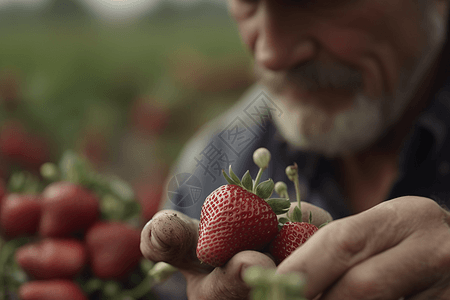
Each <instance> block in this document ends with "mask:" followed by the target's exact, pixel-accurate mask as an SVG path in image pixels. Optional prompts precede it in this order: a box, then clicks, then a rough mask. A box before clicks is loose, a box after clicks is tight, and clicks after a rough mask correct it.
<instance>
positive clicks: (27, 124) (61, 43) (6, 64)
mask: <svg viewBox="0 0 450 300" xmlns="http://www.w3.org/2000/svg"><path fill="white" fill-rule="evenodd" d="M10 3H12V5H10V6H7V5H4V4H3V5H0V37H1V42H0V299H17V293H19V289H20V293H19V294H20V295H21V297H22V298H23V299H24V300H27V299H47V300H48V299H50V298H51V299H53V298H54V297H57V298H58V297H59V298H58V299H62V298H64V299H87V298H86V297H89V299H117V300H125V299H126V300H133V299H142V300H143V299H156V298H155V295H153V294H152V293H149V291H150V290H151V289H152V287H153V286H154V285H155V284H156V283H158V282H160V281H162V280H163V279H164V278H165V277H167V276H168V274H171V273H172V272H173V268H171V267H170V266H167V265H162V266H161V265H155V266H153V264H152V263H151V262H150V261H147V260H145V259H143V258H142V254H141V253H140V250H139V239H140V230H141V228H142V226H143V224H145V222H146V221H147V220H149V219H150V218H151V217H152V215H153V214H154V213H155V212H156V210H157V208H158V205H159V201H160V199H161V196H162V195H163V193H164V189H165V187H164V179H165V177H166V176H167V174H168V169H169V167H170V166H171V165H172V164H173V163H174V161H175V159H176V157H177V155H178V154H179V152H180V150H181V148H182V147H183V145H184V144H185V143H186V142H187V140H188V139H189V138H190V137H191V136H192V135H193V134H194V133H195V132H196V131H197V130H198V129H199V127H200V126H202V125H203V124H205V123H206V122H207V121H209V120H211V119H213V118H214V117H216V116H218V115H219V114H220V113H221V112H222V111H223V110H224V109H226V108H228V107H229V106H231V105H232V104H233V103H234V102H235V101H236V99H237V98H238V97H239V96H240V95H241V94H242V92H243V91H244V90H245V89H246V88H247V87H248V86H249V85H250V84H252V82H253V77H252V75H251V74H252V72H251V67H250V57H249V56H248V53H246V52H245V50H244V48H243V47H242V45H241V41H240V39H239V37H238V34H237V31H236V28H235V26H234V24H233V22H232V21H231V19H230V18H229V16H228V12H227V10H226V8H225V6H224V5H219V4H217V3H216V4H214V3H208V2H206V1H197V2H195V4H192V5H182V6H179V5H175V4H174V3H175V2H167V1H163V2H161V4H160V5H159V6H158V7H157V8H156V9H154V10H152V11H150V12H148V13H146V14H142V15H141V17H140V18H138V19H134V20H127V21H123V20H121V21H117V22H114V20H112V19H109V20H103V19H100V18H98V17H97V16H96V15H95V14H94V13H92V12H91V11H89V10H87V9H86V7H85V6H83V5H82V4H81V2H78V1H77V0H49V1H48V2H47V4H46V5H45V6H42V7H40V8H39V9H29V8H27V7H26V6H23V7H22V6H19V5H14V4H17V3H18V2H17V3H15V2H14V1H11V2H10ZM0 4H1V3H0ZM55 195H56V196H55ZM83 195H84V196H83ZM55 197H56V198H55ZM139 204H140V205H139ZM87 216H89V217H87ZM62 230H63V231H64V232H63V231H62ZM113 237H114V238H113ZM122 245H127V247H122ZM58 255H59V256H58ZM62 257H64V258H65V259H63V258H62ZM67 258H68V259H67ZM67 262H72V263H73V264H72V266H69V265H67ZM166 289H167V290H173V288H172V287H170V286H168V287H167V288H166ZM49 291H58V293H61V294H57V293H53V294H52V295H49V294H48V292H49ZM152 291H153V290H152ZM181 292H182V291H181ZM159 293H160V294H158V293H156V294H158V296H159V298H161V299H170V298H167V296H164V293H163V292H159ZM161 293H162V294H161ZM69 294H70V295H71V296H70V297H71V298H68V297H69V296H68V295H69ZM55 295H56V296H55ZM58 295H59V296H58ZM49 297H50V298H49ZM52 297H53V298H52ZM177 299H178V298H177Z"/></svg>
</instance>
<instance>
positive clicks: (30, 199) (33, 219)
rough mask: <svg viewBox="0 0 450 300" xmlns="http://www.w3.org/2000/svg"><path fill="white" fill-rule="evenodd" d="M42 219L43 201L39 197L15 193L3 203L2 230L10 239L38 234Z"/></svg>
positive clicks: (1, 213)
mask: <svg viewBox="0 0 450 300" xmlns="http://www.w3.org/2000/svg"><path fill="white" fill-rule="evenodd" d="M40 217H41V201H40V197H39V196H38V195H33V194H15V193H13V194H9V195H7V196H5V197H4V198H3V200H2V202H1V209H0V228H1V231H2V233H3V234H4V235H5V236H6V237H8V238H14V237H17V236H20V235H32V234H34V233H36V232H37V229H38V227H39V220H40Z"/></svg>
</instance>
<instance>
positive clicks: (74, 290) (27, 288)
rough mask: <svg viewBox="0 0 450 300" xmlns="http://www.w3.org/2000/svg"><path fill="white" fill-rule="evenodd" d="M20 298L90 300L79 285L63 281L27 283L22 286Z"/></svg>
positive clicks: (30, 299) (33, 299)
mask: <svg viewBox="0 0 450 300" xmlns="http://www.w3.org/2000/svg"><path fill="white" fill-rule="evenodd" d="M19 296H20V299H22V300H62V299H64V300H88V297H87V296H86V295H85V294H84V293H83V291H82V290H81V288H80V287H79V286H78V285H76V284H75V283H74V282H73V281H70V280H63V279H54V280H43V281H30V282H27V283H25V284H23V285H21V286H20V289H19Z"/></svg>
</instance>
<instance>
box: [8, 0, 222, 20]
mask: <svg viewBox="0 0 450 300" xmlns="http://www.w3.org/2000/svg"><path fill="white" fill-rule="evenodd" d="M47 1H48V0H0V9H1V8H2V7H5V6H6V5H9V4H11V3H15V4H22V5H25V6H28V7H40V6H43V5H45V4H46V3H47ZM79 1H81V2H83V3H84V4H86V6H87V7H88V8H90V9H91V10H92V11H93V12H94V13H96V14H97V15H98V16H99V17H101V18H104V19H112V18H113V19H117V18H123V19H130V18H133V17H139V16H140V15H142V14H145V13H146V12H148V10H150V9H152V8H154V7H156V6H157V4H158V3H159V2H161V1H171V2H174V3H177V4H179V5H190V4H193V3H196V2H199V1H200V0H79ZM211 1H214V2H216V3H218V4H224V3H225V2H226V1H225V0H211Z"/></svg>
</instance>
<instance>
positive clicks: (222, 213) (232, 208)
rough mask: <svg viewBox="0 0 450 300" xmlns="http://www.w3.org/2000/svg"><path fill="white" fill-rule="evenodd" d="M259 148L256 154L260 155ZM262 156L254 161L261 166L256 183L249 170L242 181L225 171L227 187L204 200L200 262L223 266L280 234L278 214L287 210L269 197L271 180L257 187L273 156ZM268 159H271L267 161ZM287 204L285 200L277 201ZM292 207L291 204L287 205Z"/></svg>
mask: <svg viewBox="0 0 450 300" xmlns="http://www.w3.org/2000/svg"><path fill="white" fill-rule="evenodd" d="M258 151H259V149H258V150H257V151H256V152H255V154H256V153H259V152H261V151H259V152H258ZM263 152H264V155H263V157H264V158H265V159H263V160H260V159H258V158H259V155H256V156H257V157H256V158H254V160H255V163H256V164H257V165H258V166H259V167H260V172H259V173H258V176H257V179H256V181H255V182H253V180H252V178H251V176H250V173H249V172H248V171H247V173H245V175H244V176H243V178H242V181H241V180H240V179H239V178H238V177H237V176H236V175H235V174H234V173H233V171H232V169H231V166H230V176H231V178H230V177H228V176H227V175H226V173H225V172H223V174H224V176H225V178H226V179H227V181H228V183H229V184H228V185H223V186H221V187H219V188H218V189H216V190H215V191H213V192H212V193H211V194H210V195H209V196H208V197H207V198H206V200H205V202H204V204H203V207H202V211H201V215H200V224H199V238H198V244H197V257H198V258H199V259H200V261H202V262H204V263H207V264H209V265H211V266H214V267H220V266H222V265H224V264H225V263H226V262H227V261H228V260H229V259H230V258H231V257H233V256H234V255H235V254H236V253H238V252H240V251H243V250H261V249H262V248H264V247H265V246H266V245H267V244H268V243H270V241H271V240H273V239H274V238H275V236H276V235H277V233H278V219H277V214H279V213H283V212H285V209H287V208H286V207H284V208H282V209H281V211H280V209H277V207H276V206H274V205H269V203H270V204H273V203H275V202H276V201H275V200H274V199H271V200H272V202H268V201H266V200H265V199H266V198H269V197H270V195H271V194H272V191H273V187H274V184H273V181H272V180H271V179H269V180H267V181H265V182H262V183H261V184H258V182H259V179H260V178H261V174H262V171H263V170H264V169H265V168H267V165H268V163H269V160H270V153H269V152H268V150H267V149H264V151H263ZM267 156H269V157H268V158H267ZM278 200H280V201H282V203H284V204H286V201H287V202H288V200H286V199H278ZM287 205H288V206H287V207H289V205H290V203H289V202H288V203H287Z"/></svg>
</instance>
